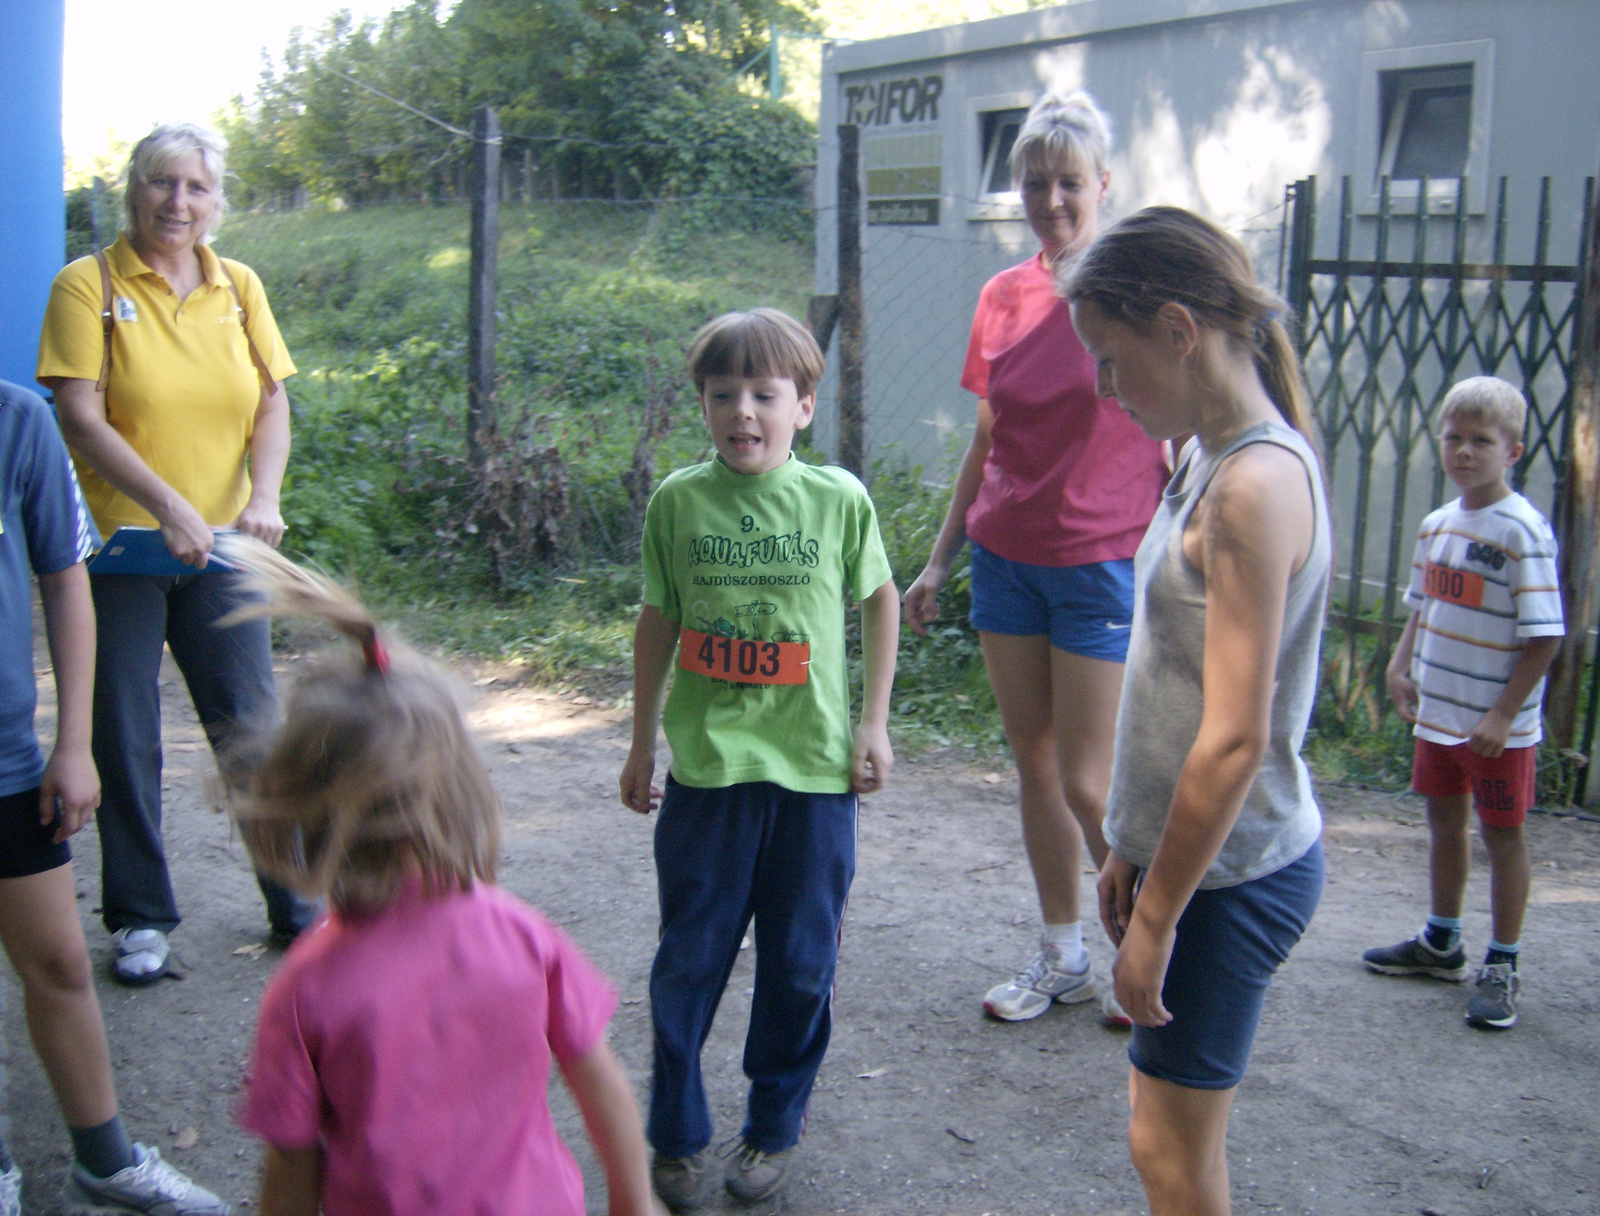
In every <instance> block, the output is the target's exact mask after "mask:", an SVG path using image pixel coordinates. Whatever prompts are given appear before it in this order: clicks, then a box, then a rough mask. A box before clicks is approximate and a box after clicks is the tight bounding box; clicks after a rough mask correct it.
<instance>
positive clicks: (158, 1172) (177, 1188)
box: [61, 1144, 232, 1216]
mask: <svg viewBox="0 0 1600 1216" xmlns="http://www.w3.org/2000/svg"><path fill="white" fill-rule="evenodd" d="M133 1151H134V1153H135V1155H137V1156H138V1158H139V1160H138V1163H137V1164H135V1165H130V1166H128V1168H127V1169H123V1170H118V1171H117V1172H116V1173H115V1174H112V1175H111V1177H109V1178H96V1177H95V1176H94V1175H93V1174H91V1173H90V1172H89V1171H88V1170H86V1169H84V1168H83V1166H81V1165H79V1164H78V1163H77V1162H76V1161H74V1162H73V1163H72V1170H71V1172H70V1173H68V1174H67V1181H66V1185H65V1186H63V1187H62V1188H61V1203H62V1208H63V1210H65V1211H66V1213H67V1216H91V1214H92V1216H100V1214H101V1213H106V1212H115V1213H126V1212H144V1213H146V1216H228V1214H229V1212H230V1211H231V1210H232V1209H231V1208H229V1207H228V1205H227V1204H225V1203H223V1202H222V1200H220V1199H218V1198H217V1197H216V1196H215V1195H213V1194H212V1193H211V1192H210V1191H208V1190H206V1189H205V1187H203V1186H198V1185H196V1183H195V1182H194V1181H193V1180H192V1179H191V1178H190V1177H189V1176H188V1175H187V1174H185V1173H183V1172H181V1171H180V1170H176V1169H174V1168H173V1167H172V1166H171V1165H169V1164H167V1162H165V1161H163V1160H161V1153H160V1151H159V1150H157V1149H153V1148H146V1147H145V1146H144V1145H142V1144H135V1145H134V1146H133Z"/></svg>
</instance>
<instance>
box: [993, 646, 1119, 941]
mask: <svg viewBox="0 0 1600 1216" xmlns="http://www.w3.org/2000/svg"><path fill="white" fill-rule="evenodd" d="M978 639H979V641H980V642H982V644H983V661H984V664H985V666H986V667H988V669H989V684H990V686H991V687H992V688H993V689H994V699H995V704H996V705H997V706H998V707H999V709H1000V721H1001V724H1002V725H1003V726H1004V727H1005V732H1006V742H1007V743H1009V744H1010V745H1011V754H1012V755H1013V756H1014V757H1015V759H1016V762H1017V777H1018V778H1019V780H1020V783H1021V786H1022V841H1023V844H1024V845H1025V846H1026V847H1027V850H1028V864H1029V866H1031V867H1032V869H1033V881H1034V885H1035V886H1036V887H1037V888H1038V891H1039V910H1040V912H1042V913H1043V915H1044V921H1045V924H1047V925H1065V924H1072V923H1073V922H1075V921H1077V920H1078V919H1079V916H1080V913H1079V910H1078V870H1079V867H1080V866H1081V865H1082V861H1083V832H1082V830H1081V829H1080V828H1079V827H1078V822H1077V820H1076V819H1074V818H1073V816H1072V812H1071V811H1069V810H1068V809H1067V800H1066V798H1065V796H1064V795H1063V794H1062V791H1061V771H1060V768H1059V766H1058V763H1057V757H1056V738H1055V735H1056V732H1055V725H1054V715H1053V713H1052V706H1051V696H1052V692H1053V675H1054V673H1053V668H1054V663H1053V662H1052V658H1051V654H1052V647H1051V645H1050V639H1049V638H1048V637H1046V636H1045V635H1044V634H1037V635H1035V636H1032V637H1015V636H1012V635H1010V634H1004V633H987V632H983V631H980V632H979V633H978ZM1097 831H1098V828H1097Z"/></svg>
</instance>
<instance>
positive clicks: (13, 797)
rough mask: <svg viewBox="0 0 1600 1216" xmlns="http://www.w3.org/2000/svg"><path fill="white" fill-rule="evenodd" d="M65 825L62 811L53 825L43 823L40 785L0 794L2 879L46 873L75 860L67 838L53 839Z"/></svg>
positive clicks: (0, 867) (58, 812)
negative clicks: (41, 819) (62, 839)
mask: <svg viewBox="0 0 1600 1216" xmlns="http://www.w3.org/2000/svg"><path fill="white" fill-rule="evenodd" d="M60 825H61V812H60V811H57V812H56V818H55V821H54V822H53V823H51V824H50V826H49V827H45V826H43V825H42V824H40V822H39V787H38V786H34V788H33V789H31V790H24V791H22V793H20V794H7V795H5V796H4V797H0V878H26V877H28V875H30V874H43V873H44V872H45V871H46V870H53V869H55V868H56V867H57V866H64V865H66V864H67V862H69V861H71V860H72V850H71V849H70V848H69V847H68V846H67V843H66V841H62V842H61V843H60V844H56V843H55V842H54V841H52V840H51V839H50V837H51V836H53V835H55V831H56V828H58V827H59V826H60Z"/></svg>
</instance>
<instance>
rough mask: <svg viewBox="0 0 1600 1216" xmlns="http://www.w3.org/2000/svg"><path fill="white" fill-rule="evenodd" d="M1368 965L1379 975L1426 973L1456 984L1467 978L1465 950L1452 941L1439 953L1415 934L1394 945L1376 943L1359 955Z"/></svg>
mask: <svg viewBox="0 0 1600 1216" xmlns="http://www.w3.org/2000/svg"><path fill="white" fill-rule="evenodd" d="M1361 961H1362V962H1363V963H1365V964H1366V965H1367V967H1368V969H1370V970H1372V971H1376V972H1377V973H1378V974H1379V975H1428V976H1432V977H1433V978H1434V979H1436V980H1445V981H1447V982H1448V983H1451V984H1459V983H1462V982H1463V981H1465V980H1466V978H1467V952H1466V950H1464V949H1463V948H1462V947H1461V944H1460V943H1459V942H1458V943H1456V948H1455V949H1454V950H1452V951H1450V953H1449V954H1440V953H1439V952H1438V951H1437V950H1435V949H1434V948H1433V947H1432V946H1430V945H1428V943H1427V942H1425V941H1423V940H1422V936H1421V935H1420V934H1418V935H1417V936H1416V937H1413V938H1409V939H1408V940H1406V941H1403V942H1401V943H1400V944H1399V945H1398V946H1378V947H1376V948H1374V949H1372V950H1368V951H1367V952H1366V953H1365V954H1363V955H1362V956H1361Z"/></svg>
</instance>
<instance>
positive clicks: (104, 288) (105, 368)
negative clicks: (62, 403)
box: [94, 249, 117, 393]
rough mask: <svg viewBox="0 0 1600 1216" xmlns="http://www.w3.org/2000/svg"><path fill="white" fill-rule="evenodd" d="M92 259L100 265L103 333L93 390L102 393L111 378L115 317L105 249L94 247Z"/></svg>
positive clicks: (108, 264)
mask: <svg viewBox="0 0 1600 1216" xmlns="http://www.w3.org/2000/svg"><path fill="white" fill-rule="evenodd" d="M94 260H95V261H96V262H98V263H99V265H100V330H101V332H102V333H103V334H105V348H104V350H103V352H102V353H101V355H100V379H98V380H96V381H95V385H94V391H95V392H97V393H103V392H105V391H106V384H107V383H108V382H109V381H110V380H111V330H112V327H113V326H115V325H116V323H117V318H116V314H115V313H113V312H112V311H111V263H110V262H109V261H107V260H106V251H105V250H104V249H96V250H95V251H94Z"/></svg>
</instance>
